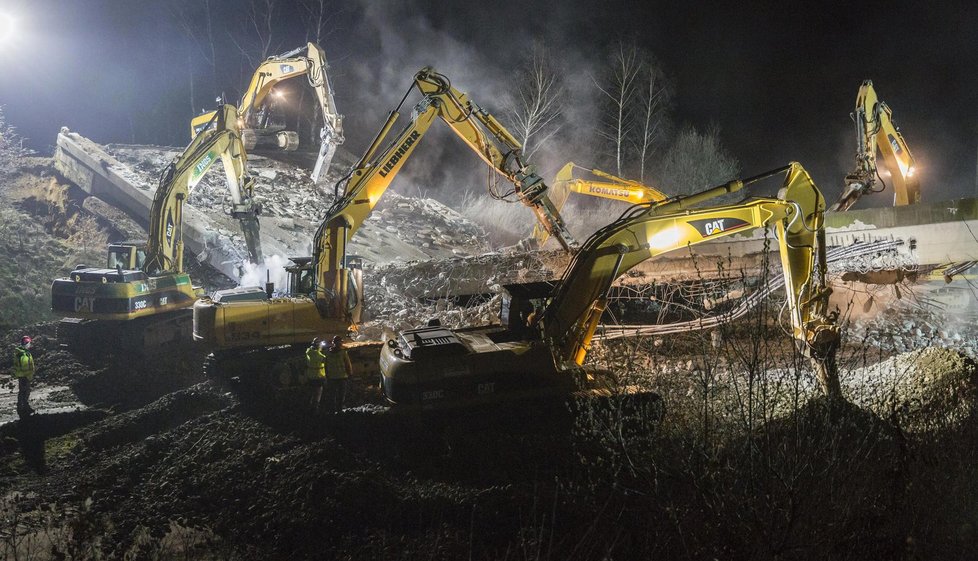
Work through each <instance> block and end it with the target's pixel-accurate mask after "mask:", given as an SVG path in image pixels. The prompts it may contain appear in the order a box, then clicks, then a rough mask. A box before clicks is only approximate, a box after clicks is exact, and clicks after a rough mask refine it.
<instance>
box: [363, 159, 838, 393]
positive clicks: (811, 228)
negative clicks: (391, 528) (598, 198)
mask: <svg viewBox="0 0 978 561" xmlns="http://www.w3.org/2000/svg"><path fill="white" fill-rule="evenodd" d="M782 173H783V174H784V175H785V180H784V183H783V187H782V189H781V191H780V192H779V194H778V197H777V198H753V199H748V200H746V201H745V202H741V203H738V204H733V205H725V206H715V207H705V208H702V207H701V208H697V207H696V205H698V204H700V203H702V202H704V201H707V200H709V199H712V198H715V197H718V196H720V195H723V194H726V193H732V192H735V191H738V190H740V189H742V188H743V187H744V186H745V185H749V184H751V183H754V182H757V181H760V180H761V179H764V178H767V177H771V176H773V175H776V174H782ZM824 211H825V200H824V198H823V197H822V194H821V193H820V192H819V190H818V189H817V188H816V187H815V184H814V183H813V182H812V180H811V178H810V177H809V175H808V173H807V172H806V171H805V170H804V169H803V168H802V167H801V165H799V164H797V163H791V164H789V165H788V166H785V167H783V168H780V169H777V170H773V171H770V172H767V173H764V174H761V175H758V176H755V177H751V178H748V179H743V180H737V181H732V182H730V183H727V184H725V185H720V186H718V187H714V188H712V189H708V190H706V191H703V192H700V193H697V194H694V195H689V196H684V197H676V198H672V199H667V200H664V201H661V202H658V203H648V204H641V205H636V206H633V207H632V208H630V209H629V210H628V211H626V212H625V213H624V214H623V215H622V217H621V218H619V219H618V220H615V221H613V222H611V223H610V224H608V225H607V226H605V227H604V228H602V229H600V230H598V231H597V232H595V233H594V235H592V236H591V237H590V238H589V239H588V240H587V241H586V242H585V243H584V244H583V245H582V246H581V249H580V251H579V252H577V254H576V255H575V256H574V259H573V261H572V262H571V264H570V266H569V267H568V270H567V272H566V274H565V275H564V277H563V280H562V281H561V282H560V283H559V285H558V286H557V287H556V288H555V289H553V291H552V292H551V293H550V295H549V303H547V304H546V305H545V307H543V309H542V310H541V311H540V312H539V319H538V320H536V318H534V320H536V321H534V322H533V323H532V325H523V324H521V323H520V320H519V318H516V317H515V316H514V315H513V314H510V316H509V318H508V324H507V325H506V326H494V327H476V328H467V329H459V330H450V329H446V328H444V327H440V326H430V327H422V328H419V329H411V330H407V331H403V332H401V333H399V334H396V335H395V334H392V333H390V332H388V334H387V335H386V336H385V338H386V339H387V340H388V342H387V345H386V346H385V347H384V348H383V350H382V352H381V357H380V368H381V376H382V378H381V379H382V389H383V393H384V396H385V397H386V398H387V399H388V400H389V401H390V402H392V403H394V404H396V405H398V406H400V405H405V406H408V407H418V408H421V409H436V408H440V407H455V406H458V405H460V404H466V403H477V402H480V401H494V400H498V399H502V398H507V399H508V398H512V397H514V396H527V395H540V394H550V393H557V394H562V395H568V394H572V393H575V392H578V391H586V390H592V391H600V390H601V389H602V388H601V376H599V373H598V372H597V371H596V370H594V369H593V368H589V367H586V366H585V358H586V357H587V354H588V351H589V350H590V347H591V340H592V337H593V336H594V333H595V330H596V329H597V327H598V324H599V322H600V320H601V316H602V313H603V312H604V311H605V308H606V306H607V299H608V292H609V289H610V288H611V286H612V283H613V282H614V281H615V279H617V278H618V277H619V276H621V275H623V274H625V273H626V272H627V271H628V270H629V269H631V268H632V267H634V266H636V265H638V264H639V263H641V262H642V261H645V260H646V259H650V258H653V257H655V256H657V255H661V254H663V253H666V252H669V251H674V250H676V249H682V248H685V247H688V246H690V245H695V244H699V243H702V242H707V241H711V240H715V239H718V238H722V237H724V236H729V235H731V234H734V233H738V232H746V231H748V230H750V229H753V228H758V227H762V226H768V225H773V226H774V227H775V230H776V234H777V240H778V245H779V249H780V253H781V264H782V271H783V274H784V283H785V287H786V289H787V293H788V301H787V308H788V310H789V314H790V319H791V328H792V334H793V337H794V339H795V340H796V341H797V343H798V345H799V346H800V347H801V349H802V351H803V352H804V353H805V354H806V355H807V356H808V357H810V358H811V360H812V363H813V366H814V367H815V371H816V376H817V378H818V380H819V382H820V385H821V386H822V389H823V391H824V392H825V393H826V394H827V395H829V396H832V397H839V396H841V388H840V386H839V382H838V376H837V374H836V365H835V352H836V348H837V346H838V342H839V330H838V327H837V326H836V324H835V319H836V318H835V314H831V313H829V311H828V309H827V308H828V297H829V294H830V292H831V289H829V288H828V286H827V285H826V278H825V277H826V264H825V263H826V259H825V233H824V230H823V213H824ZM519 308H521V306H518V305H513V304H511V305H510V306H509V308H508V309H510V310H513V309H519Z"/></svg>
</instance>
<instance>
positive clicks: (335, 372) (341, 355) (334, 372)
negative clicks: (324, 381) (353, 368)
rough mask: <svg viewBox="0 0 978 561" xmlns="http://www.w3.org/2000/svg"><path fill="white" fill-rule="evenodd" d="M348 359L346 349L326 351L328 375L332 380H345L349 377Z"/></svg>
mask: <svg viewBox="0 0 978 561" xmlns="http://www.w3.org/2000/svg"><path fill="white" fill-rule="evenodd" d="M348 360H349V359H348V358H347V355H346V349H340V350H338V351H328V352H327V353H326V377H327V378H329V379H330V380H343V379H345V378H347V377H349V372H347V371H346V362H347V361H348Z"/></svg>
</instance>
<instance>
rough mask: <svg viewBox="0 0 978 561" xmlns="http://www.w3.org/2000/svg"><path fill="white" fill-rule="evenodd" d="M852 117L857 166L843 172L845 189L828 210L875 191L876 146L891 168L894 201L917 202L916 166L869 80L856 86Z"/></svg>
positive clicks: (884, 105)
mask: <svg viewBox="0 0 978 561" xmlns="http://www.w3.org/2000/svg"><path fill="white" fill-rule="evenodd" d="M852 119H853V121H854V122H855V123H856V142H857V149H856V168H855V169H854V170H853V171H852V172H851V173H850V174H849V175H847V176H846V187H845V190H844V191H843V193H842V196H841V197H840V198H839V200H838V201H837V202H836V203H835V204H834V205H832V207H831V208H830V209H829V210H830V211H843V210H846V209H848V208H849V207H851V206H852V205H853V204H855V202H856V201H857V200H858V199H859V197H861V196H862V195H863V194H865V193H867V192H873V191H874V189H873V186H874V185H875V184H876V181H877V178H878V177H879V173H878V171H877V167H876V150H877V149H879V152H880V154H882V155H883V160H884V161H885V162H886V167H887V169H889V170H890V182H891V183H892V184H893V205H894V206H902V205H908V204H914V203H917V202H920V182H919V180H918V179H917V177H915V171H916V168H915V164H914V159H913V156H912V155H911V154H910V148H908V147H907V143H906V141H905V140H904V139H903V135H901V134H900V131H898V130H897V128H896V126H895V125H894V124H893V111H892V110H891V109H890V107H889V106H888V105H887V104H886V103H885V102H883V101H880V100H879V98H878V97H877V95H876V90H875V89H874V88H873V82H872V81H871V80H866V81H864V82H863V83H862V86H860V88H859V95H858V96H857V97H856V110H855V111H854V112H853V114H852Z"/></svg>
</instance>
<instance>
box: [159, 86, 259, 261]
mask: <svg viewBox="0 0 978 561" xmlns="http://www.w3.org/2000/svg"><path fill="white" fill-rule="evenodd" d="M218 158H220V159H221V161H222V162H223V164H224V172H225V175H226V176H227V182H228V188H229V190H230V192H231V204H232V207H231V215H232V216H234V218H236V219H237V220H238V221H239V222H240V224H241V230H242V232H243V233H244V237H245V242H246V243H247V245H248V254H249V257H250V259H251V260H252V261H253V262H255V263H261V262H262V254H261V240H260V238H259V224H258V214H259V213H260V211H261V209H260V206H259V205H257V204H256V203H255V202H254V200H253V193H254V180H253V179H252V178H251V177H249V176H248V173H247V169H246V168H247V155H246V154H245V150H244V146H243V145H242V143H241V136H240V135H239V134H238V124H237V111H236V110H235V108H234V106H232V105H224V106H222V107H221V108H219V109H218V110H217V111H214V112H213V115H212V117H211V121H209V122H208V123H207V126H206V127H205V128H204V129H202V131H201V133H200V134H198V135H197V136H196V137H194V139H193V140H192V141H191V142H190V144H189V145H188V146H187V148H186V149H184V151H183V153H182V154H180V156H178V157H177V158H176V159H174V161H173V162H171V163H170V164H169V165H168V166H167V167H166V168H165V169H164V170H163V173H162V174H161V175H160V182H159V186H158V187H157V189H156V193H155V195H154V196H153V204H152V207H151V208H150V228H149V240H148V243H147V252H146V253H147V258H146V265H145V270H146V272H148V273H150V274H158V273H162V272H176V273H179V272H183V239H182V224H183V203H184V201H186V199H187V196H188V195H189V194H190V191H191V190H192V189H193V188H194V187H195V186H196V185H197V183H199V182H200V180H201V179H203V177H204V175H205V174H206V173H207V171H208V170H210V168H211V166H212V165H213V164H214V162H215V161H217V159H218Z"/></svg>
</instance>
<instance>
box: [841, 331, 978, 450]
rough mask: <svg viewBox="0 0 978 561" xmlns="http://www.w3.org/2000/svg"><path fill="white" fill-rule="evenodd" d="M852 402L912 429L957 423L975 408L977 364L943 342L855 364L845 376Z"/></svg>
mask: <svg viewBox="0 0 978 561" xmlns="http://www.w3.org/2000/svg"><path fill="white" fill-rule="evenodd" d="M843 382H844V384H845V385H846V390H847V391H846V394H847V395H848V396H850V399H852V401H853V403H855V404H856V405H859V406H862V407H866V408H867V409H870V410H872V411H873V412H874V413H876V414H877V415H879V416H880V417H882V418H884V419H890V420H892V421H895V422H896V423H897V425H898V426H900V427H901V428H903V429H904V430H908V431H911V432H918V433H923V432H930V431H933V432H936V431H940V430H946V429H948V428H957V427H958V426H959V425H960V424H961V423H962V422H963V421H965V420H966V419H968V418H969V417H971V416H972V415H973V414H974V412H975V406H976V399H975V398H976V397H978V392H976V389H978V386H976V382H978V365H976V364H975V361H974V360H972V359H971V358H969V357H968V356H967V355H965V354H963V353H961V352H959V351H957V350H952V349H948V348H944V347H925V348H922V349H918V350H914V351H911V352H908V353H903V354H899V355H897V356H894V357H891V358H889V359H887V360H884V361H882V362H879V363H877V364H874V365H872V366H866V367H862V368H856V369H854V370H851V371H849V372H848V373H847V375H846V376H844V377H843Z"/></svg>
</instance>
